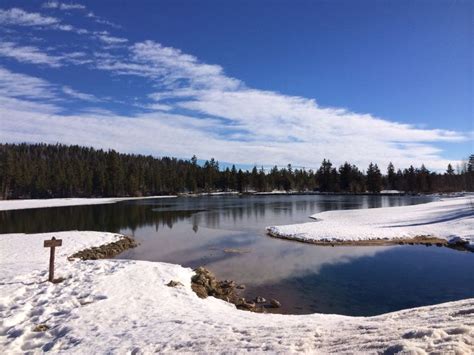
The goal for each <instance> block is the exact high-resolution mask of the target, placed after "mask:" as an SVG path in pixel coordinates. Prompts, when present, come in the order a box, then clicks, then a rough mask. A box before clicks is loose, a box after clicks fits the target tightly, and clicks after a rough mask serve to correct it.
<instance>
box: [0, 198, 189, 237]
mask: <svg viewBox="0 0 474 355" xmlns="http://www.w3.org/2000/svg"><path fill="white" fill-rule="evenodd" d="M194 212H195V211H162V212H157V211H153V209H151V208H150V206H146V205H138V204H120V203H119V204H111V205H96V206H74V207H60V208H41V209H31V210H16V211H3V212H0V233H45V232H54V231H60V230H76V229H77V230H96V231H108V232H116V233H117V232H119V231H120V230H122V229H125V228H127V229H130V230H131V231H132V232H133V231H135V230H136V229H137V228H139V227H150V226H152V227H155V229H156V230H158V229H159V228H160V227H164V226H166V227H168V228H172V227H173V224H174V223H176V222H178V221H182V220H185V219H187V218H189V217H190V216H191V215H192V214H193V213H194Z"/></svg>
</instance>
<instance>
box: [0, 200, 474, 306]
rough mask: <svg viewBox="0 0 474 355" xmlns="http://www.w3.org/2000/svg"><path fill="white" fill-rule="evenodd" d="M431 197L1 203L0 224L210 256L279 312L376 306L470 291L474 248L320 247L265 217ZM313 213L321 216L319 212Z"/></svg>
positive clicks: (154, 252) (211, 264) (155, 251)
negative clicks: (22, 206)
mask: <svg viewBox="0 0 474 355" xmlns="http://www.w3.org/2000/svg"><path fill="white" fill-rule="evenodd" d="M430 200H431V198H429V197H398V196H394V197H388V196H382V197H380V196H378V197H377V196H320V195H294V196H245V197H237V196H219V197H183V198H177V199H149V200H136V201H128V202H121V203H117V204H110V205H95V206H75V207H60V208H45V209H32V210H19V211H5V212H0V233H18V232H25V233H39V232H52V231H59V230H75V229H77V230H101V231H111V232H118V233H124V234H130V235H134V236H135V238H136V239H137V240H138V241H139V242H140V246H139V247H137V248H136V249H132V250H129V251H127V252H125V253H123V254H121V255H120V256H119V258H126V259H137V260H150V261H163V262H170V263H177V264H181V265H184V266H189V267H197V266H201V265H203V266H206V267H208V268H209V269H211V270H212V271H213V272H214V273H215V274H216V275H217V276H218V277H219V278H222V279H232V280H236V281H237V282H238V283H243V284H245V285H246V289H245V291H244V292H243V296H245V297H246V298H248V299H251V298H253V297H255V296H258V295H260V296H263V297H265V298H267V299H269V298H276V299H278V300H280V301H281V303H282V304H283V307H282V308H281V309H279V310H278V312H281V313H295V314H296V313H297V314H301V313H313V312H322V313H338V314H347V315H374V314H380V313H384V312H389V311H395V310H399V309H403V308H409V307H416V306H422V305H428V304H435V303H440V302H446V301H451V300H458V299H463V298H468V297H474V272H469V270H471V271H472V270H474V253H466V252H458V251H453V250H450V249H447V248H438V247H425V246H382V247H353V246H351V247H349V246H347V247H342V246H341V247H322V246H315V245H310V244H302V243H297V242H292V241H285V240H279V239H274V238H270V237H268V236H267V235H265V227H266V226H269V225H275V224H290V223H300V222H308V221H311V220H310V219H309V218H308V216H309V215H311V214H314V213H317V212H321V211H326V210H339V209H349V208H374V207H386V206H387V207H388V206H401V205H410V204H417V203H424V202H428V201H430ZM315 223H317V222H315Z"/></svg>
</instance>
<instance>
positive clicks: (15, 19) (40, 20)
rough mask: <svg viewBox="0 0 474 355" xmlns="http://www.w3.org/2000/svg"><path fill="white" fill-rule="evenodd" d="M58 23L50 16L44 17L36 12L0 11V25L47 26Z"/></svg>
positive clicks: (16, 9) (14, 9) (19, 10)
mask: <svg viewBox="0 0 474 355" xmlns="http://www.w3.org/2000/svg"><path fill="white" fill-rule="evenodd" d="M59 22H60V21H59V20H58V19H57V18H55V17H51V16H44V15H41V14H39V13H36V12H26V11H24V10H22V9H18V8H12V9H9V10H3V9H0V24H2V25H19V26H49V25H53V24H57V23H59Z"/></svg>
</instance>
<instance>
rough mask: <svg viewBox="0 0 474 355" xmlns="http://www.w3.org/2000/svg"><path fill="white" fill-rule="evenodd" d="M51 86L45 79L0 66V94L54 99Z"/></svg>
mask: <svg viewBox="0 0 474 355" xmlns="http://www.w3.org/2000/svg"><path fill="white" fill-rule="evenodd" d="M53 91H54V89H53V86H52V85H51V84H50V83H49V82H48V81H46V80H43V79H40V78H37V77H34V76H30V75H25V74H20V73H14V72H11V71H10V70H8V69H5V68H3V67H1V66H0V95H1V96H10V97H22V98H30V99H48V100H49V99H54V98H55V97H56V96H55V95H54V93H53Z"/></svg>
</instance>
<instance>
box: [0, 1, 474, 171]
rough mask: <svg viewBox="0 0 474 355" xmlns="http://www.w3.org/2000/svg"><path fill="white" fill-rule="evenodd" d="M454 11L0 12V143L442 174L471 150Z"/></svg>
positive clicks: (394, 7)
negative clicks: (413, 168) (417, 168)
mask: <svg viewBox="0 0 474 355" xmlns="http://www.w3.org/2000/svg"><path fill="white" fill-rule="evenodd" d="M472 10H473V5H472V2H470V1H421V0H420V1H235V2H229V1H226V2H223V1H189V0H187V1H184V0H183V1H176V0H174V1H144V2H140V1H134V2H133V3H132V2H123V1H120V2H119V1H114V2H112V1H74V2H69V1H64V2H59V1H58V2H56V1H38V2H35V1H5V0H4V1H2V3H1V4H0V35H1V37H2V41H1V42H0V102H1V105H0V124H1V125H0V141H2V142H23V141H27V142H47V143H56V142H61V143H67V144H81V145H91V146H94V147H97V148H106V149H108V148H113V149H116V150H119V151H122V152H134V153H147V154H153V155H156V156H163V155H172V156H178V157H183V158H189V157H191V156H192V155H193V154H196V155H197V156H198V157H199V158H202V159H207V158H210V157H215V158H216V159H218V160H219V161H225V162H232V163H237V164H241V165H243V166H246V165H249V164H250V165H252V164H257V165H259V166H260V165H263V166H270V165H274V164H277V165H286V164H287V163H292V164H293V165H294V166H304V167H307V168H315V167H317V166H319V163H320V162H321V160H322V159H323V158H329V159H331V160H332V161H334V162H335V163H336V164H341V163H343V162H344V161H346V160H348V161H350V162H353V163H355V164H357V165H359V166H360V167H361V168H365V167H366V166H367V165H368V163H369V162H370V161H374V162H377V163H379V164H380V165H382V166H386V164H387V163H388V162H389V161H393V162H394V163H395V165H396V166H397V167H406V166H408V165H410V164H414V165H421V164H422V163H424V164H425V165H426V166H428V167H430V168H432V169H437V170H442V169H444V168H445V166H446V165H447V163H448V162H453V163H454V164H456V163H458V162H459V160H461V159H463V158H465V157H467V156H468V155H469V154H470V153H472V152H473V151H474V147H473V137H474V134H473V131H474V127H473V120H474V118H473V110H472V101H473V88H472V85H473V71H472V63H473V58H472V56H473V48H472V43H473V38H472Z"/></svg>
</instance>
